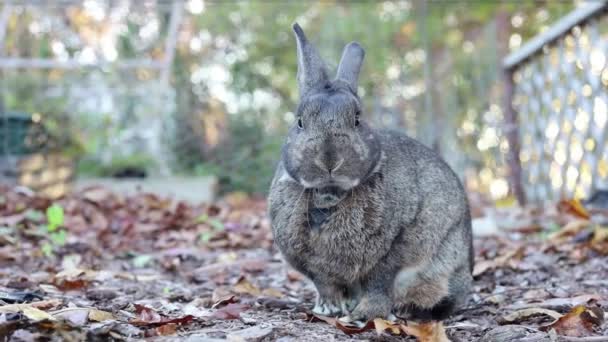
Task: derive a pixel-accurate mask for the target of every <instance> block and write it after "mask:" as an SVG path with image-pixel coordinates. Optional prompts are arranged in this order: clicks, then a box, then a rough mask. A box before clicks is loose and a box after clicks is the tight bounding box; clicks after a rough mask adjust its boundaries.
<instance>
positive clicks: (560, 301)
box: [507, 294, 601, 310]
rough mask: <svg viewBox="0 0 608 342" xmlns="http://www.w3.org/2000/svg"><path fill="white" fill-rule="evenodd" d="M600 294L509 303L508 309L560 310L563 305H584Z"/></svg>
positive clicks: (594, 299)
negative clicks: (535, 301) (536, 308)
mask: <svg viewBox="0 0 608 342" xmlns="http://www.w3.org/2000/svg"><path fill="white" fill-rule="evenodd" d="M600 299H601V298H600V296H598V295H595V294H586V295H580V296H576V297H565V298H551V299H547V300H543V301H542V302H539V303H526V304H512V305H509V306H508V307H507V308H508V309H515V310H519V309H528V308H535V307H539V308H545V309H555V310H560V309H562V308H564V307H567V308H571V307H573V306H578V305H585V304H588V303H590V302H592V301H597V300H600Z"/></svg>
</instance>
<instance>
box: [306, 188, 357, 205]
mask: <svg viewBox="0 0 608 342" xmlns="http://www.w3.org/2000/svg"><path fill="white" fill-rule="evenodd" d="M347 194H348V191H346V190H343V189H342V188H341V187H339V186H326V187H323V188H314V189H313V191H312V202H313V205H314V207H315V208H330V207H333V206H335V205H337V204H338V203H340V202H341V201H342V200H343V199H344V198H345V197H346V195H347Z"/></svg>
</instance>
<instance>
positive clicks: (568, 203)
mask: <svg viewBox="0 0 608 342" xmlns="http://www.w3.org/2000/svg"><path fill="white" fill-rule="evenodd" d="M557 209H558V210H559V211H561V212H565V213H568V214H571V215H574V216H578V217H580V218H584V219H586V220H588V219H589V218H590V216H589V212H587V209H585V207H584V206H583V204H582V203H581V201H579V200H578V199H570V200H562V201H560V202H559V203H558V204H557Z"/></svg>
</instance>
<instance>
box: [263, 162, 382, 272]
mask: <svg viewBox="0 0 608 342" xmlns="http://www.w3.org/2000/svg"><path fill="white" fill-rule="evenodd" d="M280 191H282V192H284V195H285V196H280V197H281V198H282V199H283V200H282V201H281V203H276V202H275V203H271V207H272V208H271V215H275V220H274V222H276V223H277V224H275V225H273V229H274V233H275V236H276V239H275V241H276V242H277V243H278V244H279V247H280V248H281V250H282V251H283V252H284V254H285V256H286V257H287V259H288V260H289V261H290V262H291V263H292V264H293V265H295V266H296V268H299V269H300V270H301V271H302V272H304V273H307V275H308V276H310V277H311V278H313V279H314V278H326V277H327V278H331V279H333V280H334V281H335V280H338V281H339V282H344V283H353V282H355V281H357V279H360V278H362V277H363V276H365V274H367V273H368V272H369V271H370V269H372V268H373V267H374V265H376V264H377V263H378V261H379V259H380V258H381V257H382V256H383V255H385V254H386V253H387V252H388V249H389V247H390V245H391V244H390V242H388V241H389V240H390V239H391V238H392V235H390V234H389V233H388V232H387V231H386V229H383V228H384V227H383V218H384V215H385V213H384V210H385V201H384V180H383V176H382V174H380V173H378V174H374V175H372V177H370V179H368V180H367V181H366V183H365V184H364V185H362V186H360V187H357V188H356V189H353V190H352V193H351V194H350V195H348V196H347V197H346V198H344V199H343V200H342V201H341V202H340V203H338V204H337V205H336V206H335V207H333V208H331V209H329V210H324V211H323V212H321V213H319V212H316V213H315V211H318V210H319V209H317V208H314V206H313V204H312V203H313V201H312V196H313V193H312V192H311V191H310V190H303V189H301V188H298V186H296V185H289V186H286V187H284V189H282V190H280ZM288 207H291V210H288V209H287V208H288Z"/></svg>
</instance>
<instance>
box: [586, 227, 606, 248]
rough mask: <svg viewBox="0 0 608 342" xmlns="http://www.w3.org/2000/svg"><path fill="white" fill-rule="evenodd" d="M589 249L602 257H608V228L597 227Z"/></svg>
mask: <svg viewBox="0 0 608 342" xmlns="http://www.w3.org/2000/svg"><path fill="white" fill-rule="evenodd" d="M589 247H590V248H591V249H593V250H594V251H596V252H597V253H599V254H601V255H608V227H601V226H597V227H595V229H594V230H593V238H592V239H591V241H590V242H589Z"/></svg>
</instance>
